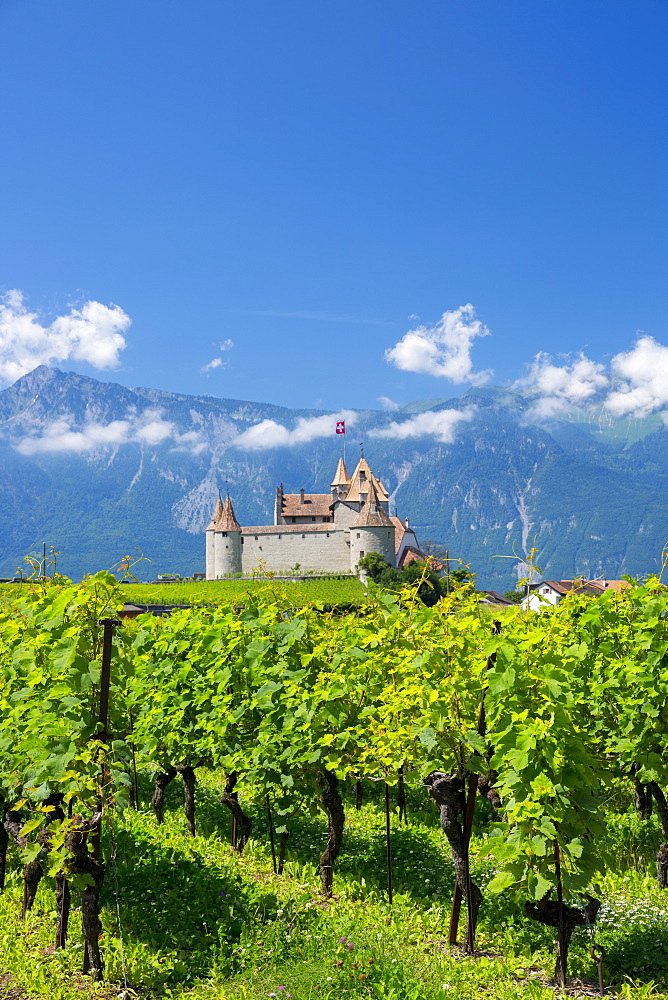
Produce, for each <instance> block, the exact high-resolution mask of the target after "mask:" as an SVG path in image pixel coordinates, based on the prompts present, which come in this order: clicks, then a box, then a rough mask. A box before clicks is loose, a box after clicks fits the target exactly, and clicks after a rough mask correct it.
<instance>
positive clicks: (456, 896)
mask: <svg viewBox="0 0 668 1000" xmlns="http://www.w3.org/2000/svg"><path fill="white" fill-rule="evenodd" d="M500 631H501V622H500V621H497V620H496V619H495V620H494V627H493V630H492V634H493V635H498V634H499V633H500ZM495 661H496V654H495V653H492V655H491V656H489V657H488V659H487V670H491V669H492V667H493V666H494V663H495ZM486 690H487V688H486V687H485V688H484V689H483V692H482V695H481V697H480V707H479V709H478V736H484V735H485V730H486V723H485V692H486ZM477 791H478V775H477V774H470V775H469V784H468V789H467V793H466V803H465V806H464V844H465V852H466V907H467V911H468V913H467V923H468V932H469V933H468V941H469V951H470V953H471V954H474V953H475V944H474V934H475V927H474V926H473V912H472V907H471V869H470V865H469V843H470V840H471V830H472V828H473V813H474V810H475V800H476V794H477ZM463 895H464V893H463V892H462V887H461V885H460V884H459V881H457V880H455V888H454V891H453V894H452V909H451V911H450V928H449V932H448V943H449V944H450V945H451V946H452V945H455V944H457V931H458V929H459V915H460V913H461V908H462V898H463Z"/></svg>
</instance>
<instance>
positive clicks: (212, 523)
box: [206, 496, 223, 531]
mask: <svg viewBox="0 0 668 1000" xmlns="http://www.w3.org/2000/svg"><path fill="white" fill-rule="evenodd" d="M222 513H223V501H222V500H221V498H220V496H219V497H218V499H217V500H216V506H215V507H214V509H213V516H212V518H211V521H210V522H209V526H208V528H207V529H206V530H207V531H215V530H216V524H217V523H218V519H219V518H220V515H221V514H222Z"/></svg>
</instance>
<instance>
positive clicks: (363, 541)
mask: <svg viewBox="0 0 668 1000" xmlns="http://www.w3.org/2000/svg"><path fill="white" fill-rule="evenodd" d="M370 552H379V553H380V555H381V556H382V557H383V559H384V560H385V562H387V563H389V564H390V566H394V565H395V562H394V528H393V527H392V528H389V527H385V526H380V525H379V526H378V527H366V528H354V527H353V528H351V529H350V565H351V569H352V570H355V569H356V567H357V563H358V562H359V561H360V559H363V558H364V556H368V555H369V553H370Z"/></svg>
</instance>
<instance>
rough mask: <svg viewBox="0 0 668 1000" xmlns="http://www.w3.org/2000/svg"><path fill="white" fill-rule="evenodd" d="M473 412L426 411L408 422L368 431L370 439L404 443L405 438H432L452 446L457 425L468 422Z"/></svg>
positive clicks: (471, 409)
mask: <svg viewBox="0 0 668 1000" xmlns="http://www.w3.org/2000/svg"><path fill="white" fill-rule="evenodd" d="M474 412H475V410H474V408H473V407H467V408H466V409H465V410H428V411H427V412H426V413H418V414H417V415H416V416H415V417H411V418H410V419H409V420H402V421H397V420H393V421H391V423H390V424H388V426H387V427H377V428H375V429H374V430H372V431H369V437H372V438H392V439H393V440H397V441H404V440H405V439H406V438H416V437H434V438H436V440H437V441H441V442H442V443H443V444H452V442H453V441H454V439H455V433H456V429H457V425H458V424H460V423H461V422H462V421H466V420H470V419H471V417H472V416H473V414H474Z"/></svg>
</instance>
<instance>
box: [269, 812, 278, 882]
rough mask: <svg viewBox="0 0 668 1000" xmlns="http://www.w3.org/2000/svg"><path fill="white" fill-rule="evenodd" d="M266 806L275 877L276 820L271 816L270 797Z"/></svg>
mask: <svg viewBox="0 0 668 1000" xmlns="http://www.w3.org/2000/svg"><path fill="white" fill-rule="evenodd" d="M266 804H267V821H268V823H269V843H270V844H271V860H272V863H273V866H274V875H275V874H276V872H277V867H276V844H275V843H274V820H273V818H272V815H271V805H270V803H269V795H267V798H266Z"/></svg>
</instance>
